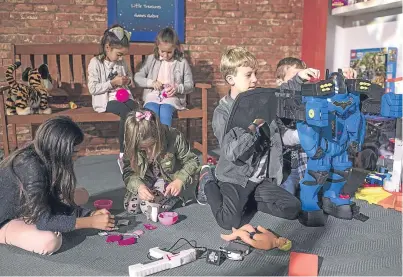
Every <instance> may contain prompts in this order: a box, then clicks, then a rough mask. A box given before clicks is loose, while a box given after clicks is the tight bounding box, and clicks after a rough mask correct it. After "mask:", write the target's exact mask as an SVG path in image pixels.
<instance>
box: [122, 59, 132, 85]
mask: <svg viewBox="0 0 403 277" xmlns="http://www.w3.org/2000/svg"><path fill="white" fill-rule="evenodd" d="M123 68H124V71H125V76H127V77H129V79H130V83H129V84H128V86H131V85H134V81H133V73H132V72H131V70H130V69H129V66H128V65H127V63H126V61H125V60H123Z"/></svg>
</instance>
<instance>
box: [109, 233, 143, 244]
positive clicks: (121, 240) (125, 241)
mask: <svg viewBox="0 0 403 277" xmlns="http://www.w3.org/2000/svg"><path fill="white" fill-rule="evenodd" d="M106 242H108V243H111V242H117V243H118V245H120V246H128V245H132V244H135V243H136V242H137V239H136V238H135V237H130V238H126V239H124V238H123V236H122V235H109V236H107V238H106Z"/></svg>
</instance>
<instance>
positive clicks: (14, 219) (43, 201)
mask: <svg viewBox="0 0 403 277" xmlns="http://www.w3.org/2000/svg"><path fill="white" fill-rule="evenodd" d="M83 139H84V134H83V132H82V131H81V129H80V128H79V127H78V125H77V124H76V123H74V122H73V121H72V120H71V119H70V118H69V117H55V118H52V119H49V120H47V121H45V122H44V123H43V124H42V125H41V126H40V127H39V128H38V130H37V132H36V135H35V139H34V140H33V142H32V143H31V144H29V145H28V146H26V147H24V148H22V149H20V150H17V151H15V152H14V153H12V154H11V155H10V156H9V157H7V158H6V159H5V160H4V161H2V162H1V163H0V176H1V179H0V244H8V245H14V246H17V247H20V248H22V249H25V250H27V251H30V252H35V253H39V254H48V255H49V254H52V253H53V252H56V251H57V250H58V249H59V248H60V246H61V243H62V236H61V233H63V232H69V231H72V230H74V229H83V228H94V229H101V230H111V229H112V228H113V227H114V225H115V224H114V219H113V216H112V215H111V214H110V213H109V212H108V211H107V210H98V211H91V210H88V209H85V208H82V207H80V206H78V205H77V204H76V202H75V201H74V200H75V199H78V198H82V197H80V195H78V193H77V192H76V181H77V180H76V176H75V174H74V168H73V159H74V157H75V152H76V149H75V148H76V147H77V146H78V145H79V144H80V143H81V142H82V141H83ZM81 193H82V191H81Z"/></svg>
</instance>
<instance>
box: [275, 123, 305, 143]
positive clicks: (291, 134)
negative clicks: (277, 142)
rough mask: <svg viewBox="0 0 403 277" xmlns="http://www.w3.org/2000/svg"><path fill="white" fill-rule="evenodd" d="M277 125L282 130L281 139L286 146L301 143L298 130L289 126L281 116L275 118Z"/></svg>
mask: <svg viewBox="0 0 403 277" xmlns="http://www.w3.org/2000/svg"><path fill="white" fill-rule="evenodd" d="M275 122H276V124H277V127H278V129H279V131H280V135H281V140H282V141H283V145H285V146H294V145H298V144H300V142H299V136H298V131H297V130H296V129H292V128H288V127H286V125H285V124H284V122H283V121H282V120H281V119H280V118H276V120H275Z"/></svg>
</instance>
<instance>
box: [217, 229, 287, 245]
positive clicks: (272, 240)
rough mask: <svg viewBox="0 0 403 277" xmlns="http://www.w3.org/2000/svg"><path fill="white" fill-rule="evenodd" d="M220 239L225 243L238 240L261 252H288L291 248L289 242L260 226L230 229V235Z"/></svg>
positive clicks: (222, 236)
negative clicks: (278, 250)
mask: <svg viewBox="0 0 403 277" xmlns="http://www.w3.org/2000/svg"><path fill="white" fill-rule="evenodd" d="M221 238H222V239H223V240H225V241H232V240H236V239H238V238H240V239H241V240H242V241H243V242H245V243H247V244H249V245H250V246H252V247H254V248H256V249H261V250H270V249H273V248H278V249H280V250H283V251H288V250H290V249H291V246H292V244H291V241H290V240H288V239H286V238H283V237H277V236H276V235H275V234H273V233H272V232H270V231H268V230H267V229H265V228H263V227H262V226H258V227H257V228H256V229H255V228H254V227H253V226H252V225H250V224H246V225H244V226H242V227H241V228H239V229H236V228H232V234H229V235H223V234H222V235H221Z"/></svg>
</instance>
